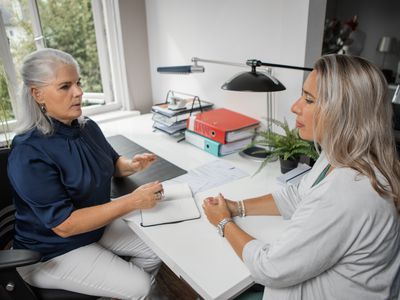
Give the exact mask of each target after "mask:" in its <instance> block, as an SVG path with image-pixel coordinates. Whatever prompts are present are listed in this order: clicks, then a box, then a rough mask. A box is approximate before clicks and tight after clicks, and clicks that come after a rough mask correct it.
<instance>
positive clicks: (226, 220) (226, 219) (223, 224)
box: [217, 218, 233, 237]
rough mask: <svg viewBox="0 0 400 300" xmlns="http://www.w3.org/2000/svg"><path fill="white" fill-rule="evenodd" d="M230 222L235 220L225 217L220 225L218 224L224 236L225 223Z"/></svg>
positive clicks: (220, 233)
mask: <svg viewBox="0 0 400 300" xmlns="http://www.w3.org/2000/svg"><path fill="white" fill-rule="evenodd" d="M229 222H233V220H232V219H231V218H225V219H222V220H221V221H220V222H219V223H218V225H217V230H218V233H219V235H220V236H222V237H224V236H225V234H224V230H225V225H226V224H228V223H229Z"/></svg>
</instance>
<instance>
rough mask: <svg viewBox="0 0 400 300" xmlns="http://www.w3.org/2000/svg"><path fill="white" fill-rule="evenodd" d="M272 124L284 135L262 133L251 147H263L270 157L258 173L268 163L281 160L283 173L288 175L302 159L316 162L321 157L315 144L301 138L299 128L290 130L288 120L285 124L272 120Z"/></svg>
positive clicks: (259, 133)
mask: <svg viewBox="0 0 400 300" xmlns="http://www.w3.org/2000/svg"><path fill="white" fill-rule="evenodd" d="M271 122H272V123H273V124H275V125H276V126H278V127H280V128H282V129H283V131H284V134H279V133H276V132H273V131H270V130H266V131H260V132H258V133H257V136H256V139H255V140H254V141H253V143H252V144H251V146H254V145H257V146H261V147H262V148H263V149H265V150H262V151H266V152H268V154H269V155H268V156H267V157H266V158H265V159H264V161H263V162H262V164H261V166H260V168H259V169H258V170H257V172H256V173H258V172H259V171H260V170H261V169H262V168H263V167H264V166H265V165H266V164H267V163H268V162H270V161H275V160H277V159H279V160H280V165H281V172H282V173H286V172H288V171H290V170H292V169H294V168H296V167H297V165H298V163H299V161H300V157H301V156H307V157H309V158H310V159H312V160H316V159H317V158H318V156H319V154H318V152H317V151H316V150H315V146H314V144H313V143H311V142H308V141H305V140H303V139H301V138H300V136H299V132H298V129H297V128H294V129H290V128H289V125H288V123H287V121H286V120H284V121H283V122H281V121H278V120H274V119H271Z"/></svg>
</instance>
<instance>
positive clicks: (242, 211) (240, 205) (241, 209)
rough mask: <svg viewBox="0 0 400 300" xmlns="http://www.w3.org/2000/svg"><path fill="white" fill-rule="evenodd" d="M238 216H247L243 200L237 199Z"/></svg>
mask: <svg viewBox="0 0 400 300" xmlns="http://www.w3.org/2000/svg"><path fill="white" fill-rule="evenodd" d="M237 208H238V216H239V217H242V218H244V217H245V216H246V208H245V206H244V202H243V200H240V201H237Z"/></svg>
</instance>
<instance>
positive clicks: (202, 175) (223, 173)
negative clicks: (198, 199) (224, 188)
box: [166, 159, 249, 194]
mask: <svg viewBox="0 0 400 300" xmlns="http://www.w3.org/2000/svg"><path fill="white" fill-rule="evenodd" d="M246 176H249V174H248V173H246V172H244V171H242V170H240V169H238V168H236V167H235V166H234V165H233V164H231V163H229V162H227V161H224V160H221V159H218V160H214V161H212V162H210V163H207V164H204V165H202V166H200V167H198V168H195V169H193V170H188V172H187V173H186V174H184V175H181V176H179V177H175V178H173V179H171V180H168V181H166V182H175V183H176V182H187V183H188V184H189V186H190V188H191V189H192V192H193V194H197V193H199V192H202V191H205V190H209V189H211V188H214V187H217V186H220V185H223V184H225V183H227V182H231V181H234V180H237V179H240V178H243V177H246Z"/></svg>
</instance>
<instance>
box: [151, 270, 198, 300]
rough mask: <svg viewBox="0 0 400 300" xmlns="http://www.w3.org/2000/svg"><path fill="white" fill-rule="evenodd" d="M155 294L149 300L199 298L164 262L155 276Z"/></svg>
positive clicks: (190, 299)
mask: <svg viewBox="0 0 400 300" xmlns="http://www.w3.org/2000/svg"><path fill="white" fill-rule="evenodd" d="M156 280H157V294H158V295H154V297H151V300H153V298H154V300H196V299H201V298H200V297H199V296H198V295H197V293H196V292H195V291H194V290H193V289H192V288H191V287H190V286H189V285H188V284H187V283H186V282H184V281H183V280H181V279H180V278H178V277H177V276H176V275H175V274H174V272H172V271H171V270H170V269H169V268H168V267H167V266H166V265H165V264H162V265H161V268H160V271H159V272H158V274H157V277H156Z"/></svg>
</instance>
